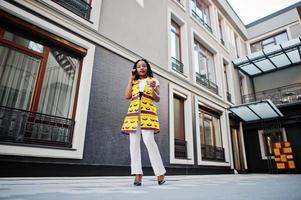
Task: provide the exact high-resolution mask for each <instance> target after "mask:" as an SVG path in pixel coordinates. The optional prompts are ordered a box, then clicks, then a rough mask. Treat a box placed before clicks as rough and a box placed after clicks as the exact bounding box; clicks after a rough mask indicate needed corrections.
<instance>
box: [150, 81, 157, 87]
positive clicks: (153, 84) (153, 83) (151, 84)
mask: <svg viewBox="0 0 301 200" xmlns="http://www.w3.org/2000/svg"><path fill="white" fill-rule="evenodd" d="M150 87H151V88H152V89H155V88H156V82H155V81H152V82H151V83H150Z"/></svg>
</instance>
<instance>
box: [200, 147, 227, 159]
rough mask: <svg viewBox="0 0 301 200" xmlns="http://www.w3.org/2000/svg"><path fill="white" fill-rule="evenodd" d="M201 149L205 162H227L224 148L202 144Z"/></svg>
mask: <svg viewBox="0 0 301 200" xmlns="http://www.w3.org/2000/svg"><path fill="white" fill-rule="evenodd" d="M201 148H202V150H201V152H202V159H203V160H212V161H225V152H224V148H223V147H216V146H211V145H206V144H201Z"/></svg>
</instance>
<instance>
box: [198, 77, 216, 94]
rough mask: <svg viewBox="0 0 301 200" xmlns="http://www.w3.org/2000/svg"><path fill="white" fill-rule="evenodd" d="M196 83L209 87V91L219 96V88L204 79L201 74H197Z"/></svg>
mask: <svg viewBox="0 0 301 200" xmlns="http://www.w3.org/2000/svg"><path fill="white" fill-rule="evenodd" d="M196 82H197V83H198V84H201V85H203V86H205V87H207V88H208V89H209V90H211V91H212V92H214V93H215V94H218V86H217V85H216V84H215V83H213V82H212V81H210V80H208V79H207V78H205V77H203V76H202V75H201V74H199V73H197V72H196Z"/></svg>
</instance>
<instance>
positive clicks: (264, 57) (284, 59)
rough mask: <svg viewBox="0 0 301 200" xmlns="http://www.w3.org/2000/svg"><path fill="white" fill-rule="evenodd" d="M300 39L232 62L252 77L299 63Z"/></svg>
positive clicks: (300, 60) (300, 56)
mask: <svg viewBox="0 0 301 200" xmlns="http://www.w3.org/2000/svg"><path fill="white" fill-rule="evenodd" d="M300 48H301V37H299V38H296V39H293V40H290V41H287V42H285V43H282V44H280V45H275V46H274V47H270V48H268V49H264V50H261V51H258V52H255V53H252V54H250V55H248V56H245V57H242V58H238V59H235V60H233V61H232V62H233V64H234V66H235V67H236V68H238V70H240V71H241V72H243V73H244V74H246V75H248V76H251V77H254V76H258V75H261V74H265V73H269V72H272V71H276V70H279V69H283V68H286V67H291V66H294V65H297V64H299V63H301V50H300Z"/></svg>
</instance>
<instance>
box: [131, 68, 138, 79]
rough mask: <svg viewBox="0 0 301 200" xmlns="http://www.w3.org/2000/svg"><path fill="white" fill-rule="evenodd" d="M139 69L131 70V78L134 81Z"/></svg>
mask: <svg viewBox="0 0 301 200" xmlns="http://www.w3.org/2000/svg"><path fill="white" fill-rule="evenodd" d="M136 73H137V70H136V69H132V70H131V74H130V79H131V80H132V81H133V80H134V79H135V76H136Z"/></svg>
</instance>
